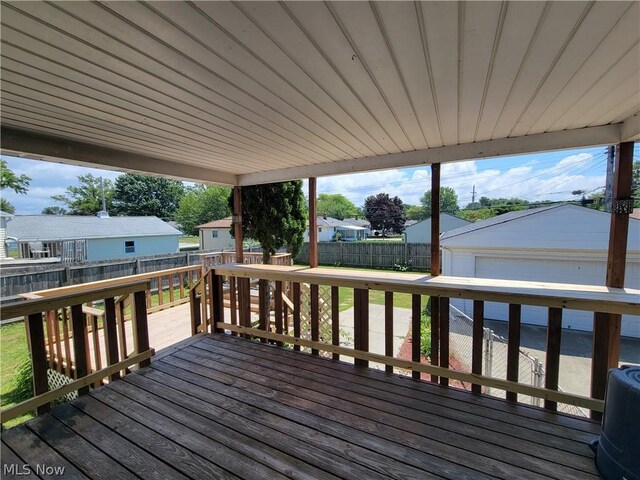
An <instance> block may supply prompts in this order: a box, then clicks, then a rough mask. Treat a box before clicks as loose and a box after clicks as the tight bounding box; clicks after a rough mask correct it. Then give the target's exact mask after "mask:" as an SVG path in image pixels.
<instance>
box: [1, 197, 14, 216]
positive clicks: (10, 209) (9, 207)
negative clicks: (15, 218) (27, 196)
mask: <svg viewBox="0 0 640 480" xmlns="http://www.w3.org/2000/svg"><path fill="white" fill-rule="evenodd" d="M0 210H2V211H3V212H4V213H16V207H14V206H13V204H12V203H11V202H9V201H8V200H7V199H6V198H0Z"/></svg>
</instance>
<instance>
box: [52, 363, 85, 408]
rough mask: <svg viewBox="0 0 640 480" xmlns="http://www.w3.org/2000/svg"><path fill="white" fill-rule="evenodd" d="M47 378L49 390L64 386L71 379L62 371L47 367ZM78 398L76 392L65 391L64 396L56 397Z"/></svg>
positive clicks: (64, 399)
mask: <svg viewBox="0 0 640 480" xmlns="http://www.w3.org/2000/svg"><path fill="white" fill-rule="evenodd" d="M47 380H48V381H49V390H55V389H56V388H60V387H64V386H65V385H67V384H69V383H71V382H72V381H73V379H71V378H69V377H67V376H66V375H65V374H64V373H60V372H58V371H56V370H52V369H50V368H49V369H47ZM76 398H78V392H71V393H67V394H66V395H65V396H63V397H61V398H60V399H58V401H67V402H70V401H71V400H75V399H76Z"/></svg>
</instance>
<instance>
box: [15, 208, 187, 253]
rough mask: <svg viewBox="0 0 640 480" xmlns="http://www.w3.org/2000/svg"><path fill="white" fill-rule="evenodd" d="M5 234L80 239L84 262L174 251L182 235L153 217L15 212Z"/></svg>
mask: <svg viewBox="0 0 640 480" xmlns="http://www.w3.org/2000/svg"><path fill="white" fill-rule="evenodd" d="M7 234H8V236H10V237H13V238H16V239H17V241H18V242H20V243H22V244H24V243H25V242H42V243H44V244H46V245H50V246H53V245H55V244H60V243H62V242H64V241H67V240H84V241H85V245H86V260H88V261H93V260H110V259H116V258H129V257H140V256H144V255H159V254H163V253H175V252H177V251H178V239H179V238H180V236H181V235H182V233H181V232H180V231H179V230H176V229H175V228H173V227H172V226H170V225H168V224H167V223H166V222H163V221H162V220H160V219H159V218H157V217H94V216H81V215H16V216H15V217H14V218H13V220H11V221H10V222H8V224H7ZM49 251H50V252H51V250H49Z"/></svg>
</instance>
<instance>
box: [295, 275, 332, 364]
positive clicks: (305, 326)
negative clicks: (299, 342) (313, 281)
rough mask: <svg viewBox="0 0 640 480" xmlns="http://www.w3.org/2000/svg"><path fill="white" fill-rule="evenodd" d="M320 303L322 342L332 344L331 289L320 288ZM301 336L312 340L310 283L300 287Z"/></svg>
mask: <svg viewBox="0 0 640 480" xmlns="http://www.w3.org/2000/svg"><path fill="white" fill-rule="evenodd" d="M318 303H319V305H320V315H319V319H320V341H321V342H327V343H331V287H325V286H320V287H319V288H318ZM300 334H301V336H302V338H305V339H308V340H310V339H311V286H310V285H309V284H308V283H303V284H301V285H300ZM329 355H330V354H329Z"/></svg>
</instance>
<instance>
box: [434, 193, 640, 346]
mask: <svg viewBox="0 0 640 480" xmlns="http://www.w3.org/2000/svg"><path fill="white" fill-rule="evenodd" d="M610 222H611V215H610V214H608V213H604V212H600V211H597V210H592V209H589V208H583V207H578V206H575V205H556V206H552V207H546V208H537V209H532V210H522V211H517V212H509V213H506V214H504V215H499V216H497V217H493V218H490V219H488V220H484V221H481V222H476V223H473V224H470V225H467V226H465V227H461V228H458V229H455V230H451V231H449V232H447V233H444V234H443V235H442V236H441V237H440V245H441V246H442V273H443V274H444V275H451V276H455V277H477V278H495V279H505V280H528V281H542V282H557V283H575V284H583V285H604V284H605V279H606V267H607V250H608V245H609V226H610ZM625 286H626V287H629V288H636V289H638V288H640V220H637V219H634V218H630V219H629V236H628V244H627V263H626V272H625ZM454 304H455V305H456V306H457V307H458V308H461V309H463V310H465V311H466V313H467V314H470V312H471V311H472V302H471V301H460V300H457V301H454ZM507 310H508V306H507V305H506V304H497V303H491V302H487V303H486V304H485V316H486V318H489V319H495V320H507V319H508V312H507ZM562 318H563V326H564V327H565V328H572V329H576V330H586V331H591V330H592V329H593V313H592V312H587V311H577V310H563V317H562ZM522 322H523V323H529V324H534V325H546V324H547V309H546V308H541V307H523V309H522ZM622 335H625V336H632V337H640V317H638V316H628V315H625V316H624V317H623V321H622Z"/></svg>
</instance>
